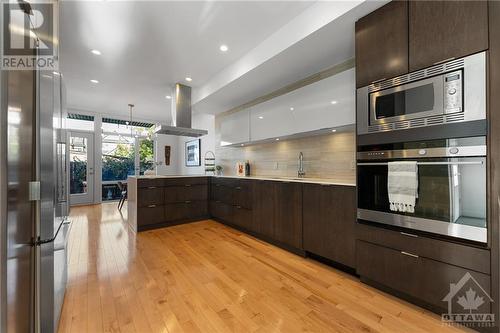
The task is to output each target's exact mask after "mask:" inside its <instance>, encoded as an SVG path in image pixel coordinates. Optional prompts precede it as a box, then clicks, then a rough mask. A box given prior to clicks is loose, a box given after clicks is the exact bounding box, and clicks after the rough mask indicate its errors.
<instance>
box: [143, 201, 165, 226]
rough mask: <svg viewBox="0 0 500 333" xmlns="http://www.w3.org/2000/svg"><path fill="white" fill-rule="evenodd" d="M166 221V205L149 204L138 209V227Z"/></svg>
mask: <svg viewBox="0 0 500 333" xmlns="http://www.w3.org/2000/svg"><path fill="white" fill-rule="evenodd" d="M163 221H165V206H163V205H161V206H157V205H149V206H145V207H139V208H138V209H137V228H138V229H141V227H144V226H147V225H154V224H158V223H161V222H163Z"/></svg>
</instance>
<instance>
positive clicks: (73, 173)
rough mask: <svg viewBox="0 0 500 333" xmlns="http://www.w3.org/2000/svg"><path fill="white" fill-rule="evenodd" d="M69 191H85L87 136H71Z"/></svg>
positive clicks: (74, 192) (78, 192)
mask: <svg viewBox="0 0 500 333" xmlns="http://www.w3.org/2000/svg"><path fill="white" fill-rule="evenodd" d="M69 158H70V191H71V192H70V193H71V194H83V193H87V191H88V188H87V185H88V183H87V168H88V142H87V138H84V137H79V136H72V137H71V138H70V146H69Z"/></svg>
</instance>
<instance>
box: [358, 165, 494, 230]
mask: <svg viewBox="0 0 500 333" xmlns="http://www.w3.org/2000/svg"><path fill="white" fill-rule="evenodd" d="M426 162H433V163H435V164H431V165H419V167H418V197H417V200H416V205H415V212H414V213H400V212H393V211H391V210H390V204H389V196H388V192H387V173H388V167H387V165H372V166H362V167H360V168H359V172H358V186H359V190H358V206H359V208H363V209H367V210H374V211H379V212H385V213H392V214H399V215H408V216H414V217H420V218H425V219H430V220H438V221H444V222H448V223H455V224H465V225H469V226H475V227H481V228H486V160H485V158H484V157H477V158H470V157H469V158H456V159H435V160H434V159H429V160H426ZM450 162H456V163H457V164H453V163H452V164H450Z"/></svg>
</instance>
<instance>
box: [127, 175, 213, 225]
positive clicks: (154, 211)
mask: <svg viewBox="0 0 500 333" xmlns="http://www.w3.org/2000/svg"><path fill="white" fill-rule="evenodd" d="M128 184H129V186H128V191H129V198H130V199H129V200H128V204H127V207H128V213H129V223H130V225H131V227H132V228H133V229H134V230H136V231H141V230H147V229H153V228H159V227H163V226H168V225H172V224H179V223H184V222H189V221H193V220H197V219H203V218H208V217H209V214H208V201H207V199H208V179H207V177H179V178H168V177H167V178H161V177H160V178H139V179H137V178H135V177H130V178H129V180H128Z"/></svg>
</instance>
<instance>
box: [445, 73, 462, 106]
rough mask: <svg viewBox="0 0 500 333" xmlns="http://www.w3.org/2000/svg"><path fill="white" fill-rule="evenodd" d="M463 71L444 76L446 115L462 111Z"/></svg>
mask: <svg viewBox="0 0 500 333" xmlns="http://www.w3.org/2000/svg"><path fill="white" fill-rule="evenodd" d="M462 75H463V74H462V71H456V72H452V73H448V74H446V75H445V76H444V78H443V79H444V113H454V112H461V111H462V105H463V104H462V91H463V90H462Z"/></svg>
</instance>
